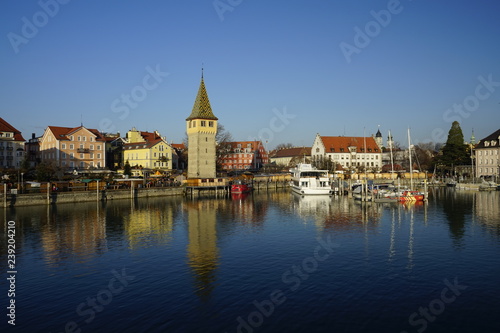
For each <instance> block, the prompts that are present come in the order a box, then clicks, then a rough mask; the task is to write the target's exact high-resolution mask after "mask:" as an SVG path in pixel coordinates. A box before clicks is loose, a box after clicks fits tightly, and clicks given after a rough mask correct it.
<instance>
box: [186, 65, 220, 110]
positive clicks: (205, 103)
mask: <svg viewBox="0 0 500 333" xmlns="http://www.w3.org/2000/svg"><path fill="white" fill-rule="evenodd" d="M191 119H210V120H218V118H217V117H216V116H214V114H213V112H212V107H211V106H210V101H209V100H208V94H207V89H206V88H205V81H203V72H202V74H201V82H200V88H199V89H198V95H196V100H195V101H194V106H193V111H191V114H190V115H189V117H187V118H186V120H191Z"/></svg>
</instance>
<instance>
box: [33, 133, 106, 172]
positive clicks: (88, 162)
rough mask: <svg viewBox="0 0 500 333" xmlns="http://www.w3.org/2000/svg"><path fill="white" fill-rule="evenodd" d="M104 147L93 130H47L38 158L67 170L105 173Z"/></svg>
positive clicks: (99, 137) (41, 140)
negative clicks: (90, 170) (100, 171)
mask: <svg viewBox="0 0 500 333" xmlns="http://www.w3.org/2000/svg"><path fill="white" fill-rule="evenodd" d="M105 144H106V140H105V138H104V137H103V135H102V134H101V133H100V132H99V131H98V130H96V129H91V128H86V127H85V126H83V125H82V126H79V127H73V128H71V127H59V126H48V127H47V128H46V129H45V131H44V133H43V135H42V136H41V137H40V139H39V145H40V146H39V147H40V148H39V149H40V151H39V158H40V160H41V161H42V162H44V161H52V162H54V163H55V164H56V165H57V166H59V167H61V168H62V169H66V170H84V169H104V168H105V165H106V149H105Z"/></svg>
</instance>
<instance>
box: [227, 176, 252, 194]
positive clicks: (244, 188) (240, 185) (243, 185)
mask: <svg viewBox="0 0 500 333" xmlns="http://www.w3.org/2000/svg"><path fill="white" fill-rule="evenodd" d="M252 189H253V188H252V185H251V184H249V183H247V182H246V181H243V180H240V179H237V180H235V181H234V182H233V184H232V185H231V193H248V192H250V191H252Z"/></svg>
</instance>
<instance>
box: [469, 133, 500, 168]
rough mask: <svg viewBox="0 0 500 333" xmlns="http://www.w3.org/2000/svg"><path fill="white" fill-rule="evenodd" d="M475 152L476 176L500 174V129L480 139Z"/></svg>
mask: <svg viewBox="0 0 500 333" xmlns="http://www.w3.org/2000/svg"><path fill="white" fill-rule="evenodd" d="M474 152H475V163H476V177H499V176H500V129H499V130H497V131H495V132H493V133H492V134H490V135H488V136H487V137H485V138H484V139H482V140H481V141H479V143H478V144H477V145H476V147H475V148H474Z"/></svg>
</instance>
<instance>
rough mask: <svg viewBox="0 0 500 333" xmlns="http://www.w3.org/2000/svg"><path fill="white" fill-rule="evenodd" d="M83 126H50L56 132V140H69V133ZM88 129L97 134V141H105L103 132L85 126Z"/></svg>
mask: <svg viewBox="0 0 500 333" xmlns="http://www.w3.org/2000/svg"><path fill="white" fill-rule="evenodd" d="M82 127H83V126H78V127H60V126H48V128H49V129H50V131H51V132H52V133H53V134H54V136H55V138H56V140H69V135H71V134H72V133H74V132H76V131H77V130H79V129H80V128H82ZM83 128H85V129H86V130H88V131H90V132H91V133H92V134H94V135H95V136H96V139H95V140H96V141H105V139H104V138H103V136H102V135H101V133H100V132H99V131H98V130H96V129H94V128H86V127H83Z"/></svg>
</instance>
